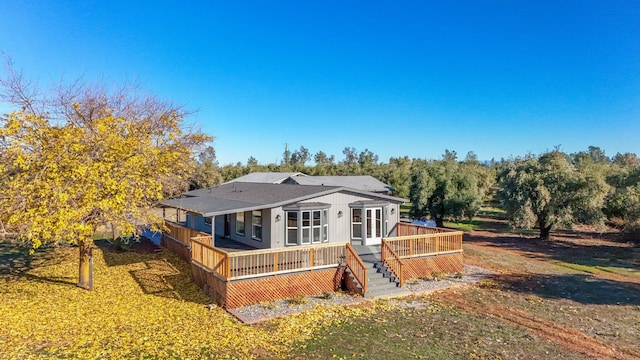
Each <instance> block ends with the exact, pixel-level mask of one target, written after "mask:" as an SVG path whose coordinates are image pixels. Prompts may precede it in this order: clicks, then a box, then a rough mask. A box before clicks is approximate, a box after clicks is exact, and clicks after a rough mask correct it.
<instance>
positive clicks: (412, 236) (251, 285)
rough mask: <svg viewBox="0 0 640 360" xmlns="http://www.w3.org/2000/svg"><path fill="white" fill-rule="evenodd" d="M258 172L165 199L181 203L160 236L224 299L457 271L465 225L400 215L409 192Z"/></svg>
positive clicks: (363, 289)
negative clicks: (436, 224)
mask: <svg viewBox="0 0 640 360" xmlns="http://www.w3.org/2000/svg"><path fill="white" fill-rule="evenodd" d="M254 176H255V177H257V178H260V179H262V180H263V181H264V182H242V181H234V182H229V183H225V184H222V185H219V186H216V187H211V188H206V189H198V190H193V191H189V192H186V193H184V194H183V197H182V198H179V199H171V200H164V201H162V204H163V205H164V206H165V207H167V208H174V209H177V210H176V215H180V214H184V213H186V216H176V217H175V219H179V220H182V221H178V222H175V221H165V228H166V229H165V231H164V232H163V234H162V239H161V243H162V245H163V246H165V247H167V248H168V249H169V250H171V251H173V252H175V253H176V254H178V255H179V256H180V257H182V258H183V259H185V260H186V261H189V262H190V263H191V270H192V278H193V279H194V281H195V282H196V283H197V284H198V285H199V286H200V287H201V288H202V289H203V291H204V292H205V293H206V294H208V295H209V296H210V297H211V298H212V299H213V300H214V301H215V302H217V303H218V304H220V305H221V306H224V307H225V308H234V307H239V306H244V305H249V304H254V303H257V302H261V301H270V300H274V299H283V298H288V297H295V296H299V295H316V294H321V293H323V292H325V291H334V290H337V289H342V288H346V289H348V290H349V291H351V292H354V293H359V294H361V295H363V296H372V297H374V296H378V295H380V294H389V293H390V292H393V291H397V289H398V288H401V287H402V286H403V284H404V282H405V281H406V280H407V279H411V278H419V277H425V276H428V275H429V274H432V273H441V272H458V271H462V232H460V231H453V230H449V229H439V228H433V227H422V226H418V225H411V224H406V223H401V222H400V205H401V204H402V203H403V202H406V201H407V199H403V198H399V197H394V196H390V195H388V194H386V193H382V192H372V191H366V190H363V189H362V188H354V187H350V186H333V185H327V184H326V183H325V182H327V183H328V182H329V181H322V182H321V184H312V185H301V184H299V183H297V182H294V181H291V179H296V180H300V179H306V178H316V177H310V176H309V177H307V176H304V175H302V176H301V175H297V176H289V177H287V178H284V179H283V178H282V177H280V175H278V176H273V177H269V179H267V177H265V176H262V175H261V176H258V175H254ZM347 178H350V179H343V180H345V181H344V182H343V183H349V180H354V177H347ZM323 180H326V179H323ZM273 182H276V183H273ZM302 183H304V181H303V182H302ZM323 184H324V185H323ZM372 249H373V250H372ZM376 249H377V250H376ZM374 253H375V254H374Z"/></svg>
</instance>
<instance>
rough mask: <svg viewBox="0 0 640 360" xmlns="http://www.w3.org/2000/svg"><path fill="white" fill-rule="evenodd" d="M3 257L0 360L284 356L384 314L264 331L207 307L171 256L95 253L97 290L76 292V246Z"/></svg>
mask: <svg viewBox="0 0 640 360" xmlns="http://www.w3.org/2000/svg"><path fill="white" fill-rule="evenodd" d="M0 246H2V245H1V244H0ZM0 261H1V263H0V272H1V273H0V295H1V297H2V302H1V303H0V314H2V316H0V354H2V358H3V359H37V358H78V359H92V358H97V359H122V358H127V359H130V358H172V359H196V358H253V357H269V358H272V357H283V356H286V355H287V354H288V352H289V351H290V349H291V347H292V344H293V342H294V341H297V340H305V339H307V338H309V337H310V336H312V335H313V333H314V332H315V331H317V330H318V329H320V328H323V327H327V326H329V325H331V324H335V323H338V322H341V321H346V319H349V318H350V317H357V316H367V314H371V313H373V312H375V311H377V310H378V309H379V308H380V307H379V306H374V307H371V308H354V307H333V308H324V307H317V308H316V309H315V310H313V311H308V312H305V313H302V314H298V315H293V316H290V317H287V318H286V320H279V321H273V322H272V323H271V324H270V326H269V328H261V327H255V326H248V325H243V324H241V323H239V322H238V321H237V320H236V319H235V318H233V317H232V316H230V315H229V314H228V313H226V312H225V311H224V310H222V309H220V308H213V309H211V310H210V309H209V308H207V306H206V305H207V304H208V303H209V301H208V299H207V298H206V297H205V296H204V295H203V294H202V292H201V291H200V289H199V288H198V287H197V286H195V285H194V284H193V283H191V281H190V280H189V269H188V267H187V265H186V264H185V263H184V262H182V261H180V260H179V259H177V258H176V257H174V256H173V255H172V254H170V253H169V252H167V251H163V252H161V253H157V254H138V253H135V252H124V253H115V252H112V251H111V250H107V249H100V248H98V249H96V251H95V252H94V269H95V270H94V271H95V290H94V291H93V292H90V291H86V290H82V289H80V288H77V287H76V286H75V283H76V281H77V279H76V277H75V276H76V274H77V266H78V264H77V249H75V248H58V249H47V250H46V251H44V252H39V253H37V254H36V255H35V256H34V257H28V256H26V254H25V253H24V252H19V251H17V250H15V249H13V248H10V247H7V246H2V247H0Z"/></svg>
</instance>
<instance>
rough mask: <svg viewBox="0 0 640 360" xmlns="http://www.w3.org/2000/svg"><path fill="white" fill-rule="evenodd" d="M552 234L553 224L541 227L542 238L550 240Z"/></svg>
mask: <svg viewBox="0 0 640 360" xmlns="http://www.w3.org/2000/svg"><path fill="white" fill-rule="evenodd" d="M550 235H551V225H549V226H546V227H542V226H541V227H540V239H542V240H549V237H550Z"/></svg>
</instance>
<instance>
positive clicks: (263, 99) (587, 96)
mask: <svg viewBox="0 0 640 360" xmlns="http://www.w3.org/2000/svg"><path fill="white" fill-rule="evenodd" d="M0 19H1V21H0V51H3V52H4V53H6V54H8V55H9V56H11V57H12V58H13V60H14V62H15V64H16V66H17V67H18V68H21V69H22V70H23V72H24V74H25V75H27V76H29V77H31V78H35V79H37V80H38V82H39V83H40V84H41V85H43V86H48V85H50V84H53V83H56V82H58V81H59V80H60V79H61V78H63V77H64V79H69V80H72V79H74V78H77V77H79V76H83V77H84V78H85V79H87V80H105V81H107V82H118V83H122V82H124V81H129V82H131V81H138V82H140V83H141V84H142V85H143V87H144V88H145V89H148V90H150V91H152V92H154V93H156V94H158V95H159V96H160V97H161V98H164V99H168V100H171V101H174V102H175V103H179V104H184V105H186V106H187V107H188V108H190V109H193V110H198V112H197V114H196V115H195V116H193V117H191V118H190V121H192V122H195V123H197V124H198V125H199V126H200V127H201V128H202V129H203V130H204V131H205V132H207V133H209V134H210V135H213V136H214V137H215V138H216V140H215V143H214V146H215V148H216V152H217V155H218V160H219V162H220V164H222V165H224V164H228V163H235V162H238V161H240V162H243V163H245V162H246V160H247V159H248V158H249V157H250V156H253V157H255V158H256V159H257V160H258V161H259V162H260V163H271V162H275V161H279V160H280V159H281V156H282V152H283V150H284V146H285V143H286V144H289V147H290V148H292V149H296V148H298V147H300V146H301V145H303V146H305V147H307V148H308V149H309V151H310V152H311V153H315V152H317V151H319V150H322V151H324V152H325V153H327V154H330V155H331V154H333V155H335V156H336V159H337V160H341V159H342V158H343V155H342V149H343V148H344V147H345V146H349V147H355V148H356V149H357V150H359V151H361V150H364V149H365V148H367V149H369V150H371V151H373V152H374V153H376V154H378V155H379V157H380V160H381V161H384V162H386V161H388V159H389V157H392V156H393V157H397V156H404V155H408V156H410V157H416V158H428V159H433V158H439V157H440V156H441V154H442V153H443V152H444V150H445V149H450V150H455V151H457V152H458V154H460V156H464V154H466V153H467V152H468V151H474V152H475V153H476V154H477V155H478V157H479V158H480V159H487V160H488V159H491V158H496V159H499V158H501V157H509V156H519V155H525V154H526V153H528V152H532V153H540V152H543V151H545V150H548V149H552V148H553V147H554V146H556V145H561V148H562V149H563V150H564V151H567V152H575V151H580V150H586V148H587V147H588V146H589V145H595V146H600V147H601V148H603V149H604V150H605V151H606V153H607V154H608V155H614V154H615V153H616V152H635V153H640V149H639V145H638V144H639V142H638V139H639V135H640V2H638V1H588V0H586V1H575V2H574V1H483V2H479V1H468V2H466V1H447V2H445V1H443V2H429V1H415V2H414V1H407V2H403V1H349V0H346V1H335V2H334V1H319V2H313V3H312V2H310V1H261V2H257V1H256V2H253V1H225V2H210V1H202V2H190V1H183V2H164V1H152V2H151V1H149V2H145V1H105V2H98V1H95V2H94V1H82V2H80V1H78V2H75V1H74V2H69V1H6V2H3V4H2V5H1V6H0Z"/></svg>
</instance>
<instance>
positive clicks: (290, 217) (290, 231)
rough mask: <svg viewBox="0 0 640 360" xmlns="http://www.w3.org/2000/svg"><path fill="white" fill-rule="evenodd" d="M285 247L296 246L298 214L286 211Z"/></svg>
mask: <svg viewBox="0 0 640 360" xmlns="http://www.w3.org/2000/svg"><path fill="white" fill-rule="evenodd" d="M287 245H298V212H296V211H287Z"/></svg>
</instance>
